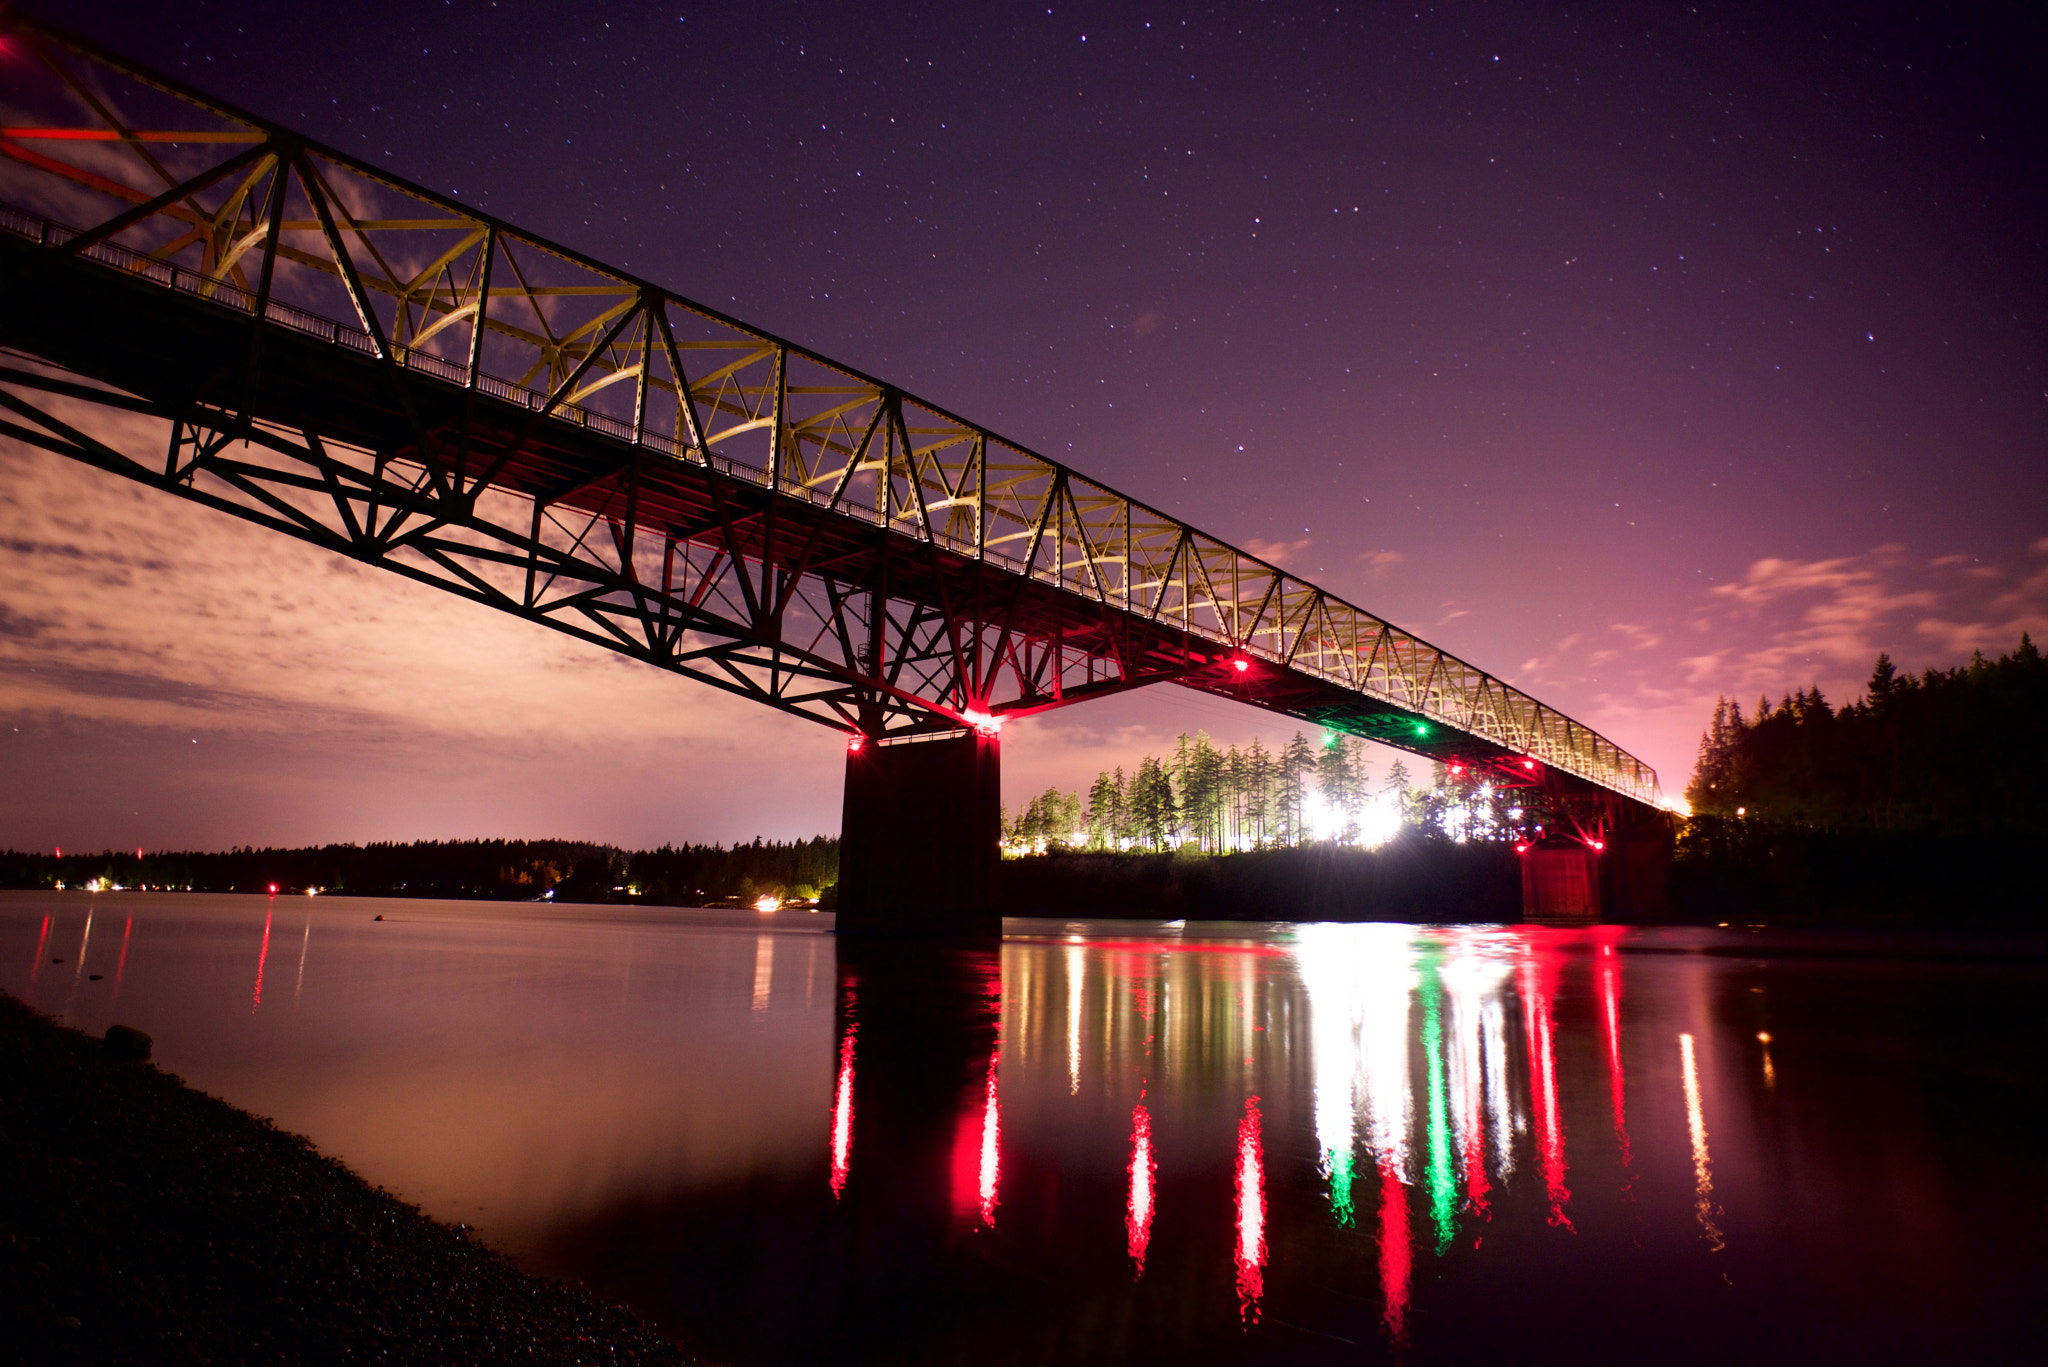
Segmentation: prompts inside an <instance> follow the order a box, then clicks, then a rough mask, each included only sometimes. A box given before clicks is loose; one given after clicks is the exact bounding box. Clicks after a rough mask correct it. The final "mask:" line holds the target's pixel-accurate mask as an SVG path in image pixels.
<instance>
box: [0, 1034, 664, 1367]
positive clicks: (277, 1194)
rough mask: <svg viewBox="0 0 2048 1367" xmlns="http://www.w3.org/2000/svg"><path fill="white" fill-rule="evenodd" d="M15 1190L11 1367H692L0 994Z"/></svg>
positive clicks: (167, 1078)
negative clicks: (450, 1366) (542, 1366)
mask: <svg viewBox="0 0 2048 1367" xmlns="http://www.w3.org/2000/svg"><path fill="white" fill-rule="evenodd" d="M116 1043H117V1044H118V1040H117V1041H116ZM0 1172H4V1173H5V1181H4V1183H0V1287H4V1290H0V1305H4V1311H0V1360H6V1361H19V1362H25V1363H37V1364H42V1363H50V1364H59V1363H92V1364H125V1363H137V1364H150V1367H157V1365H158V1364H173V1363H214V1364H231V1363H301V1362H303V1363H328V1362H337V1363H341V1362H346V1363H359V1362H375V1363H436V1364H446V1363H500V1362H503V1363H676V1364H684V1363H691V1362H694V1361H695V1359H692V1358H689V1357H687V1356H686V1355H684V1354H683V1353H682V1352H681V1351H680V1350H678V1349H677V1348H676V1347H675V1346H674V1345H672V1344H670V1343H669V1342H668V1341H667V1340H665V1339H664V1338H662V1337H661V1335H660V1334H658V1333H657V1332H656V1331H655V1330H653V1329H652V1328H650V1327H649V1326H647V1325H645V1324H643V1323H642V1322H641V1321H639V1320H638V1319H636V1318H635V1317H634V1316H633V1315H632V1314H631V1313H630V1312H629V1311H626V1310H624V1309H621V1308H619V1307H617V1306H614V1305H609V1304H606V1303H604V1302H602V1301H599V1300H598V1299H596V1298H595V1297H593V1296H591V1295H589V1294H588V1293H586V1292H584V1291H582V1290H580V1289H578V1288H575V1287H571V1286H565V1285H563V1284H561V1283H559V1282H552V1281H545V1280H541V1279H539V1278H535V1277H529V1276H527V1275H525V1274H524V1273H522V1272H520V1271H519V1270H518V1269H517V1268H515V1267H514V1266H513V1265H512V1264H511V1263H510V1262H509V1261H508V1260H507V1259H505V1258H503V1257H501V1256H500V1255H498V1254H496V1253H493V1252H491V1251H490V1250H489V1249H487V1248H485V1247H483V1246H482V1245H481V1244H480V1243H478V1242H477V1241H476V1240H475V1239H474V1238H473V1237H472V1236H470V1235H469V1234H467V1233H465V1232H464V1231H463V1230H460V1229H457V1228H453V1227H451V1226H448V1225H444V1224H441V1223H439V1222H438V1221H435V1220H432V1219H429V1218H428V1217H427V1216H426V1215H424V1214H422V1213H421V1212H420V1211H419V1210H418V1209H417V1208H416V1207H413V1206H410V1205H407V1204H406V1203H405V1202H403V1201H400V1200H398V1199H397V1198H396V1197H393V1196H391V1195H389V1194H388V1193H386V1192H383V1191H381V1190H378V1189H377V1188H375V1187H372V1186H370V1185H368V1184H367V1183H365V1182H364V1181H362V1179H360V1178H358V1177H357V1176H356V1175H355V1174H354V1173H352V1172H350V1171H349V1170H348V1169H347V1168H345V1167H343V1166H342V1165H341V1164H340V1163H338V1162H335V1161H334V1160H333V1159H330V1158H325V1157H322V1156H321V1155H320V1154H318V1153H316V1152H315V1151H314V1149H313V1147H312V1146H311V1145H310V1144H309V1143H307V1142H306V1141H305V1140H304V1139H301V1138H300V1137H299V1136H297V1135H293V1134H287V1133H285V1132H284V1131H282V1130H279V1129H278V1128H277V1127H276V1126H274V1125H272V1124H271V1123H270V1122H269V1121H267V1120H264V1119H262V1118H260V1117H258V1116H253V1115H250V1114H248V1113H247V1112H245V1111H240V1110H237V1109H236V1108H234V1107H233V1106H230V1105H228V1104H227V1103H226V1102H223V1101H220V1100H217V1099H215V1098H214V1097H211V1096H207V1095H206V1094H204V1093H203V1092H199V1091H196V1090H194V1089H192V1088H190V1087H188V1086H186V1085H185V1084H184V1083H183V1082H182V1081H181V1080H179V1079H178V1078H177V1077H175V1076H172V1075H171V1074H168V1073H165V1072H163V1071H162V1070H160V1069H158V1068H157V1067H155V1066H154V1065H153V1064H150V1063H146V1062H140V1061H136V1060H134V1059H133V1058H124V1057H122V1056H121V1051H120V1050H119V1049H118V1048H116V1047H110V1045H109V1044H108V1043H107V1042H105V1041H102V1040H100V1039H96V1038H94V1037H93V1036H90V1035H87V1034H84V1033H82V1032H80V1031H77V1030H73V1029H70V1028H68V1027H66V1026H62V1025H59V1024H58V1023H56V1022H55V1021H53V1020H51V1019H50V1018H49V1017H47V1016H44V1015H41V1014H40V1013H38V1012H36V1011H34V1010H31V1009H30V1008H29V1007H27V1006H25V1005H23V1004H22V1003H21V1002H19V1001H17V1000H16V999H14V998H13V997H11V996H8V995H6V994H4V993H0Z"/></svg>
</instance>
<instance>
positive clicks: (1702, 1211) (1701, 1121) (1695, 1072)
mask: <svg viewBox="0 0 2048 1367" xmlns="http://www.w3.org/2000/svg"><path fill="white" fill-rule="evenodd" d="M1678 1053H1679V1057H1680V1058H1681V1059H1682V1060H1683V1061H1684V1064H1685V1127H1686V1129H1688V1130H1689V1131H1691V1132H1692V1178H1693V1193H1694V1201H1693V1210H1694V1211H1695V1212H1696V1213H1697V1214H1698V1215H1699V1217H1700V1230H1701V1237H1702V1238H1704V1239H1706V1240H1707V1242H1708V1243H1709V1244H1711V1245H1712V1251H1713V1252H1715V1253H1719V1252H1720V1251H1721V1250H1722V1249H1723V1248H1725V1247H1727V1242H1726V1240H1724V1239H1722V1237H1721V1231H1720V1229H1719V1228H1718V1227H1717V1226H1716V1225H1715V1224H1714V1169H1713V1164H1712V1160H1710V1159H1709V1158H1708V1157H1707V1121H1706V1117H1705V1116H1704V1115H1703V1114H1702V1113H1701V1111H1700V1072H1699V1065H1698V1063H1697V1061H1696V1060H1695V1059H1694V1058H1693V1048H1692V1036H1691V1035H1680V1036H1679V1037H1678Z"/></svg>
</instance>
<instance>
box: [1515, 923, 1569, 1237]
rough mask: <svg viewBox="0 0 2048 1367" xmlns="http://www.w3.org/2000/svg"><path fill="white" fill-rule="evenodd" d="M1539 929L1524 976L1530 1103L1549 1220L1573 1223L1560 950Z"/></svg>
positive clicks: (1525, 944) (1526, 942)
mask: <svg viewBox="0 0 2048 1367" xmlns="http://www.w3.org/2000/svg"><path fill="white" fill-rule="evenodd" d="M1534 941H1535V932H1525V937H1524V939H1523V941H1522V962H1521V965H1520V977H1521V988H1522V994H1521V995H1522V1023H1523V1025H1524V1026H1525V1027H1526V1029H1527V1034H1528V1039H1529V1077H1530V1087H1529V1091H1530V1097H1529V1100H1530V1103H1531V1107H1532V1109H1533V1110H1534V1111H1535V1112H1536V1115H1535V1121H1536V1147H1537V1150H1538V1152H1539V1153H1540V1155H1541V1157H1542V1160H1543V1186H1544V1188H1545V1190H1546V1191H1547V1192H1548V1193H1549V1196H1550V1223H1552V1224H1553V1225H1562V1226H1564V1227H1565V1228H1566V1229H1570V1228H1571V1227H1572V1222H1571V1219H1570V1217H1568V1216H1567V1215H1566V1214H1565V1213H1564V1208H1565V1206H1566V1205H1567V1204H1569V1203H1570V1201H1571V1199H1572V1193H1571V1190H1570V1188H1568V1187H1566V1186H1565V1184H1564V1174H1565V1156H1564V1123H1563V1121H1562V1120H1560V1119H1559V1117H1558V1114H1557V1043H1556V1039H1555V1035H1556V1021H1555V1018H1554V1016H1553V1013H1552V1006H1551V998H1552V995H1553V993H1554V992H1555V991H1556V985H1555V982H1554V979H1553V974H1554V973H1555V972H1556V963H1557V954H1556V951H1554V950H1550V949H1542V950H1538V949H1537V948H1536V947H1535V942H1534Z"/></svg>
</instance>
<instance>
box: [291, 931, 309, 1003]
mask: <svg viewBox="0 0 2048 1367" xmlns="http://www.w3.org/2000/svg"><path fill="white" fill-rule="evenodd" d="M312 947H313V913H312V912H311V911H308V912H307V913H306V933H305V934H304V935H301V936H300V937H299V976H298V980H297V981H295V982H294V983H293V984H292V1000H293V1001H297V1000H298V999H299V993H300V992H302V991H304V990H305V986H306V951H307V950H309V949H311V948H312Z"/></svg>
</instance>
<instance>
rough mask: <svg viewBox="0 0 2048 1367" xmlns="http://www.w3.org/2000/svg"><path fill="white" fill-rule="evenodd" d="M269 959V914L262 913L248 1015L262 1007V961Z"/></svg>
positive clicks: (253, 1013)
mask: <svg viewBox="0 0 2048 1367" xmlns="http://www.w3.org/2000/svg"><path fill="white" fill-rule="evenodd" d="M269 957H270V913H269V912H267V911H266V912H264V913H263V947H262V948H261V949H259V950H257V951H256V1000H255V1002H254V1003H253V1004H252V1005H251V1006H250V1007H249V1014H250V1015H252V1016H253V1015H255V1014H256V1008H257V1007H259V1006H261V1005H263V961H264V960H265V959H268V958H269Z"/></svg>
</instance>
